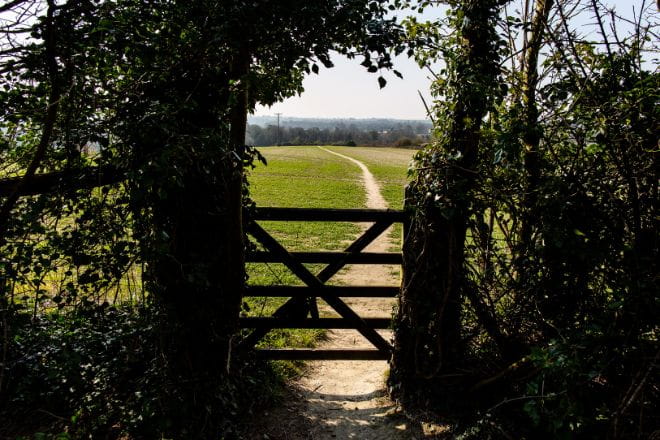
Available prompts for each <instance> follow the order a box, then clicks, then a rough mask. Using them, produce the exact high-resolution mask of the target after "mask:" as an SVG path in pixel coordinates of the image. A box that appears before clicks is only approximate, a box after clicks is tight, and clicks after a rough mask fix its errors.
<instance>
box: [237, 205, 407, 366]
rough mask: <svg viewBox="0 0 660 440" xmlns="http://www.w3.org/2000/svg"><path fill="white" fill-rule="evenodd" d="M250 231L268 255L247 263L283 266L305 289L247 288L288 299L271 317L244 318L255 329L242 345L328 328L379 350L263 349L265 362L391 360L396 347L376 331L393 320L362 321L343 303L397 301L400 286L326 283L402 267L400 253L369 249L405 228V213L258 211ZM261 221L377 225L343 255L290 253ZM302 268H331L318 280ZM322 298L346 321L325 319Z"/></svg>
mask: <svg viewBox="0 0 660 440" xmlns="http://www.w3.org/2000/svg"><path fill="white" fill-rule="evenodd" d="M252 218H253V220H255V221H252V222H251V223H250V224H249V225H248V227H247V231H248V233H249V234H250V235H252V236H253V237H254V238H255V239H256V240H257V241H258V242H259V243H261V244H262V245H263V247H264V249H265V251H258V252H253V253H250V254H249V255H248V256H247V261H248V262H255V263H283V264H284V265H286V267H288V268H289V270H291V272H293V274H294V275H295V276H297V277H298V278H299V279H300V280H301V281H302V282H303V283H304V284H305V286H282V285H277V286H248V288H247V295H246V296H259V297H287V298H289V300H288V301H286V302H285V303H284V304H283V305H282V306H281V307H280V308H279V309H278V310H277V311H275V312H274V313H273V315H272V316H271V317H264V318H262V317H256V318H255V317H244V318H241V319H240V325H241V328H246V329H253V331H252V332H251V333H250V334H249V335H248V336H247V337H246V338H245V339H244V340H243V341H242V346H243V347H249V348H252V347H254V346H255V345H256V344H257V343H258V342H259V340H260V339H261V338H263V337H264V336H265V335H266V333H268V332H269V331H270V330H272V329H275V328H327V329H355V330H357V331H359V332H360V333H361V334H362V335H363V336H364V337H365V338H366V339H367V340H368V341H369V342H371V344H373V346H374V347H375V349H370V350H348V349H346V350H344V349H336V350H321V349H261V350H257V354H258V355H259V356H260V357H263V358H267V359H305V360H314V359H334V360H340V359H350V360H378V359H389V358H390V355H391V352H392V346H391V345H390V343H389V342H387V341H386V340H385V339H384V338H383V337H382V336H381V335H380V334H379V333H378V332H377V331H376V329H386V328H390V325H391V320H390V319H389V318H362V317H360V316H359V315H358V314H357V313H355V312H354V311H353V310H352V309H351V308H350V307H349V306H348V305H347V304H346V303H345V302H344V301H343V300H342V299H341V298H342V297H344V298H346V297H394V296H396V295H397V294H398V292H399V288H398V287H390V286H327V285H326V284H325V283H326V282H327V281H328V280H329V279H330V278H331V277H332V276H333V275H335V274H336V273H337V272H339V270H341V268H342V267H344V266H345V265H346V264H401V262H402V256H401V253H366V252H362V250H364V248H365V247H366V246H367V245H369V243H371V242H372V241H373V240H375V239H376V238H377V237H378V236H379V235H380V234H382V233H383V232H384V231H385V230H386V229H387V228H388V227H389V226H390V225H392V224H393V223H403V222H405V220H406V216H405V214H404V212H403V211H394V210H376V209H303V208H259V209H257V210H256V213H255V215H253V216H252ZM256 220H269V221H331V222H369V223H372V225H371V226H370V227H369V228H367V230H366V231H365V232H364V233H363V234H362V235H361V236H360V237H359V238H358V239H357V240H355V241H354V242H353V243H352V244H351V245H350V246H348V247H347V248H346V249H345V250H344V251H343V252H289V251H287V250H286V249H285V248H284V247H283V246H282V245H281V244H280V243H279V242H278V241H277V240H276V239H275V238H273V237H272V236H271V235H270V234H269V233H268V232H266V231H265V230H264V229H263V228H262V227H261V226H260V225H259V224H257V222H256ZM303 263H325V264H327V266H326V267H325V268H324V269H323V270H321V271H320V272H319V273H317V274H316V275H315V274H313V273H312V272H310V271H309V270H308V269H307V268H306V267H305V266H304V265H303ZM317 298H322V299H323V300H324V301H325V302H326V303H328V305H330V307H332V308H333V309H334V310H335V311H336V312H337V313H338V314H339V315H340V316H341V317H340V318H320V317H319V313H318V308H317V305H316V299H317Z"/></svg>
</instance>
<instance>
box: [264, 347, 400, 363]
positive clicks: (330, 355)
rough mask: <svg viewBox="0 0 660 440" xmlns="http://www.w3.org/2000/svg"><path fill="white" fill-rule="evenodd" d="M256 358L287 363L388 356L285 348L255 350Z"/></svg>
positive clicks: (377, 352) (371, 352)
mask: <svg viewBox="0 0 660 440" xmlns="http://www.w3.org/2000/svg"><path fill="white" fill-rule="evenodd" d="M255 352H256V354H257V357H258V358H261V359H271V360H287V361H297V360H300V361H321V360H324V361H340V360H341V361H380V360H383V361H386V360H389V359H390V354H389V353H387V352H383V351H380V350H319V349H316V348H287V349H268V348H265V349H264V348H262V349H258V350H255Z"/></svg>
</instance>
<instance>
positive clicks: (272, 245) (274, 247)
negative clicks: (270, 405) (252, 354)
mask: <svg viewBox="0 0 660 440" xmlns="http://www.w3.org/2000/svg"><path fill="white" fill-rule="evenodd" d="M391 224H392V221H391V220H383V221H378V222H376V223H374V224H373V225H372V226H371V227H370V228H369V229H367V230H366V231H365V233H364V234H362V236H360V237H359V238H358V239H357V240H355V241H354V242H353V243H352V244H351V245H350V246H349V247H348V248H346V250H345V252H347V253H358V252H360V251H362V250H363V249H364V248H365V247H367V245H368V244H369V243H371V242H372V241H373V240H374V239H376V238H377V237H378V236H379V235H380V234H382V233H383V232H384V231H385V230H386V229H387V228H388V227H389V226H390V225H391ZM248 231H249V232H250V234H251V235H252V236H253V237H254V238H256V239H257V240H258V241H259V242H260V243H261V244H262V245H263V246H264V247H265V248H266V249H268V250H270V251H271V252H273V253H274V254H276V255H278V256H279V257H281V259H282V263H284V264H285V265H286V266H287V267H288V268H289V269H290V270H291V271H292V272H293V273H294V275H296V276H297V277H298V278H300V280H302V281H303V282H304V283H305V284H306V285H307V286H309V287H317V288H322V287H323V286H324V283H325V282H326V281H328V280H329V279H330V278H331V277H332V276H333V275H334V274H336V273H337V272H339V270H340V269H341V268H342V267H344V265H345V264H346V262H345V261H344V259H342V260H339V261H336V262H335V263H332V264H329V265H328V266H326V267H325V268H324V269H323V270H322V271H321V272H319V274H318V276H315V275H313V274H312V273H311V272H310V271H309V270H308V269H307V268H306V267H305V266H304V265H303V264H302V263H300V262H299V261H297V260H296V259H295V258H294V257H293V255H291V254H290V253H289V252H288V251H287V250H286V249H285V248H284V247H283V246H282V245H281V244H280V243H279V242H278V241H277V240H275V239H274V238H273V237H272V236H271V235H270V234H268V232H266V231H265V230H264V229H263V228H262V227H261V226H259V225H258V224H257V223H256V222H252V223H251V224H250V225H249V226H248ZM321 298H322V299H323V300H324V301H325V302H327V303H328V304H329V305H330V306H331V307H332V308H333V309H335V311H336V312H337V313H339V315H340V316H342V317H343V318H344V319H346V320H349V321H352V322H353V323H355V328H356V330H358V331H359V332H360V333H361V334H362V335H363V336H364V337H365V338H367V340H369V342H371V343H372V344H373V345H374V346H375V347H376V348H378V349H379V350H383V351H387V352H390V351H391V350H392V346H391V345H390V344H389V343H388V342H387V341H386V340H385V339H383V337H382V336H381V335H380V334H378V332H377V331H375V330H374V329H372V328H370V327H369V326H368V325H367V324H366V322H365V321H364V320H363V319H362V318H360V316H359V315H357V314H356V313H355V312H354V311H353V310H352V309H351V308H350V307H349V306H348V305H347V304H346V303H345V302H344V301H342V300H341V299H340V298H339V297H337V296H336V295H328V294H326V295H321ZM307 301H308V298H291V299H289V300H288V301H287V302H286V303H284V304H283V305H282V306H281V307H280V308H279V309H277V311H275V313H273V317H276V318H284V317H288V316H296V315H297V316H296V317H300V316H301V315H302V316H303V317H305V316H306V315H307V312H308V307H307V304H306V302H307ZM268 331H270V329H256V330H254V331H253V332H252V333H250V335H248V336H247V337H246V338H245V339H244V340H243V342H242V343H241V345H243V346H249V347H254V345H255V344H256V343H257V342H258V341H259V340H260V339H261V338H263V337H264V336H265V335H266V333H268Z"/></svg>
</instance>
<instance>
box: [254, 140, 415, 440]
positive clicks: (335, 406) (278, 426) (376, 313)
mask: <svg viewBox="0 0 660 440" xmlns="http://www.w3.org/2000/svg"><path fill="white" fill-rule="evenodd" d="M319 148H320V149H322V150H324V151H326V152H328V153H330V154H334V155H336V156H340V157H342V158H344V159H346V160H349V161H351V162H353V163H355V164H356V165H357V166H359V167H360V168H361V169H362V180H363V184H364V187H365V191H366V193H367V208H372V209H385V208H387V202H386V201H385V199H383V197H382V195H381V193H380V190H379V187H378V184H377V182H376V180H375V179H374V177H373V175H372V174H371V172H369V169H368V168H367V167H366V166H365V165H364V164H363V163H362V162H360V161H357V160H355V159H353V158H351V157H348V156H345V155H343V154H339V153H335V152H333V151H330V150H328V149H325V148H322V147H319ZM362 226H363V228H366V227H367V225H362ZM389 237H390V231H389V230H388V231H386V232H384V233H383V234H382V235H381V236H380V237H379V238H378V239H376V240H375V241H374V242H373V243H372V244H371V245H370V246H369V247H367V251H371V252H386V251H387V250H388V249H391V247H392V245H393V244H392V243H391V240H390V238H389ZM332 281H333V283H339V284H350V285H364V286H367V285H380V286H383V285H392V286H398V285H399V284H400V279H399V275H398V271H397V268H396V267H392V266H379V265H359V266H349V267H348V269H347V270H345V271H342V272H341V273H340V274H338V275H337V276H336V277H335V278H334V279H333V280H332ZM344 301H345V302H346V303H347V304H349V305H350V306H351V307H352V308H353V310H355V311H356V312H357V313H358V314H359V315H360V316H363V317H390V316H391V314H392V311H393V307H394V303H395V300H394V299H392V298H344ZM319 308H320V311H321V313H322V314H323V315H325V316H334V315H335V313H334V311H332V310H331V309H330V308H329V307H328V306H327V305H324V304H320V307H319ZM381 334H383V336H384V337H385V338H386V339H391V332H390V331H389V330H383V331H382V333H381ZM319 348H325V349H338V348H372V346H371V345H370V343H369V342H368V341H367V340H366V339H365V338H364V337H363V336H362V335H361V334H359V333H358V332H357V331H354V330H332V331H329V332H328V339H327V341H325V342H324V343H322V344H321V346H320V347H319ZM387 372H388V364H387V362H386V361H313V362H309V363H308V369H307V371H306V373H305V374H304V375H303V377H301V378H299V379H298V380H296V381H295V382H294V383H292V384H291V386H290V398H289V399H287V402H286V404H284V405H283V406H282V407H281V408H275V409H273V410H271V411H270V413H269V414H265V415H264V419H263V420H262V421H261V422H262V423H259V426H261V428H260V432H258V433H255V435H254V437H253V438H261V439H273V440H275V439H320V440H322V439H365V440H369V439H374V440H376V439H379V440H380V439H393V440H396V439H412V438H423V437H425V435H424V433H423V431H421V432H420V428H419V427H413V426H411V425H410V424H409V423H408V421H407V420H406V418H405V417H403V415H402V414H401V413H400V412H399V411H398V410H397V408H396V405H395V403H394V402H392V401H391V400H390V399H389V397H388V396H387V392H386V389H385V380H386V375H387Z"/></svg>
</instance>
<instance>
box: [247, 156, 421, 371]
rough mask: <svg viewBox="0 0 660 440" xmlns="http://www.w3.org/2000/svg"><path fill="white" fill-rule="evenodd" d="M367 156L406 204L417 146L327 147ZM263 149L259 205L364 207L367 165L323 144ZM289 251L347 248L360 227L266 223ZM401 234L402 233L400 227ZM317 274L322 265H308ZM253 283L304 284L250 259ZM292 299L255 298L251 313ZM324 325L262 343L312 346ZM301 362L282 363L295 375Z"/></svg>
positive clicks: (396, 203) (256, 187)
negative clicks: (408, 176)
mask: <svg viewBox="0 0 660 440" xmlns="http://www.w3.org/2000/svg"><path fill="white" fill-rule="evenodd" d="M327 148H331V149H332V150H333V151H336V152H338V153H341V154H345V155H347V156H351V157H354V158H356V159H358V160H361V161H363V162H364V163H365V164H366V165H367V167H368V168H369V169H370V170H371V172H372V173H373V174H374V177H375V178H376V179H377V180H378V182H379V184H380V185H381V191H382V193H383V196H384V197H385V199H386V200H387V202H388V203H389V205H390V207H391V208H395V209H400V208H401V207H402V206H403V187H404V185H405V183H406V172H407V167H408V163H409V161H410V158H411V157H412V154H413V151H410V150H398V149H392V148H387V149H384V148H351V147H347V148H342V147H327ZM260 152H261V153H262V154H263V155H264V157H265V158H266V160H267V162H268V165H267V166H263V165H259V166H258V167H257V168H256V169H255V170H253V171H252V172H251V173H250V176H249V181H250V191H251V196H252V198H253V200H254V201H255V203H256V204H257V206H260V207H266V206H273V207H307V208H362V207H364V206H365V202H366V195H365V191H364V189H363V186H362V179H361V177H362V174H361V170H360V169H359V168H358V167H357V166H356V165H355V164H353V163H352V162H350V161H347V160H345V159H342V158H341V157H338V156H335V155H333V154H330V153H328V152H326V151H323V150H321V149H319V148H317V147H266V148H261V149H260ZM260 224H261V225H262V226H263V227H264V229H266V230H267V231H268V232H269V233H271V234H272V235H273V236H274V237H275V238H277V239H278V240H279V241H280V243H282V244H283V245H284V246H285V247H286V248H287V249H289V250H297V251H303V250H306V251H319V250H340V249H343V248H345V247H346V246H347V245H348V244H349V243H350V242H351V241H352V240H353V239H354V238H355V237H356V235H357V234H358V233H359V232H360V228H359V226H357V225H355V224H351V223H335V222H260ZM399 234H400V232H399ZM307 267H308V268H310V269H311V270H312V272H313V273H316V272H318V271H319V270H320V269H321V268H322V265H308V266H307ZM247 269H248V275H249V284H252V285H271V284H298V285H299V284H301V283H300V281H299V280H297V278H296V277H295V276H294V275H293V274H291V273H290V272H289V270H288V269H286V267H284V265H281V264H254V263H252V264H248V267H247ZM285 301H286V298H249V299H248V300H247V301H246V305H247V308H248V310H246V314H247V315H248V316H269V315H270V314H272V313H273V312H274V311H275V310H276V309H277V308H278V307H279V306H280V305H281V304H282V303H284V302H285ZM323 335H324V331H323V330H307V329H297V330H273V331H271V332H270V333H269V334H268V336H267V337H266V338H264V340H263V342H262V346H269V347H275V348H278V347H312V346H314V345H315V344H316V342H317V341H318V340H319V339H320V338H322V337H323ZM282 365H284V367H283V366H282ZM298 365H299V364H292V363H284V364H278V367H277V368H278V369H280V370H281V371H282V372H283V373H284V374H295V372H296V367H297V366H298Z"/></svg>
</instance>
